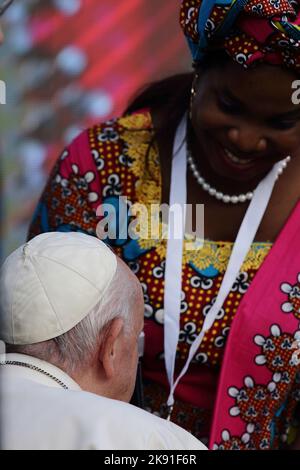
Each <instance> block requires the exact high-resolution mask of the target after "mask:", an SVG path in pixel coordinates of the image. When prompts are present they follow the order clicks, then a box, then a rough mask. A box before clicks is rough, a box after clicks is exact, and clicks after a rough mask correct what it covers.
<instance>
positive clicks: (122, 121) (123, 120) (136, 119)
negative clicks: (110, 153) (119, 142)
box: [87, 109, 153, 143]
mask: <svg viewBox="0 0 300 470" xmlns="http://www.w3.org/2000/svg"><path fill="white" fill-rule="evenodd" d="M152 129H153V124H152V116H151V112H150V109H140V110H138V111H135V112H133V113H125V114H123V115H122V116H119V117H117V118H114V119H110V120H108V121H104V122H101V123H98V124H95V125H94V126H92V127H91V128H89V129H88V130H87V132H88V133H93V134H96V136H97V140H98V142H100V143H102V142H107V141H109V140H111V139H117V135H116V134H122V132H128V131H129V132H130V131H135V132H136V131H152Z"/></svg>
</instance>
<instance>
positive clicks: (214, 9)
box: [180, 0, 300, 72]
mask: <svg viewBox="0 0 300 470" xmlns="http://www.w3.org/2000/svg"><path fill="white" fill-rule="evenodd" d="M180 24H181V27H182V29H183V31H184V33H185V35H186V37H187V40H188V44H189V47H190V49H191V52H192V56H193V60H194V63H195V64H197V63H200V62H201V61H202V60H203V59H204V58H205V56H206V54H208V53H209V51H211V50H213V49H224V50H225V51H226V52H227V53H228V54H229V55H230V56H231V57H232V58H233V59H234V60H235V61H236V62H238V63H239V64H241V65H243V66H244V67H246V68H247V67H250V66H251V65H252V64H255V63H257V62H266V63H269V64H276V65H285V66H286V67H288V68H291V69H294V70H296V71H297V72H298V71H299V70H300V0H183V1H182V6H181V12H180Z"/></svg>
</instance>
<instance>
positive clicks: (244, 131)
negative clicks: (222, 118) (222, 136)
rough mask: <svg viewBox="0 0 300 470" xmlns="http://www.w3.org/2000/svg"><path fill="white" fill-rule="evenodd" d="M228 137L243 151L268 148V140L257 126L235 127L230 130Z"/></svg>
mask: <svg viewBox="0 0 300 470" xmlns="http://www.w3.org/2000/svg"><path fill="white" fill-rule="evenodd" d="M228 138H229V140H230V142H232V143H233V144H234V145H235V147H236V148H237V149H238V150H240V151H241V152H245V153H251V152H263V151H264V150H266V148H267V140H266V138H265V137H263V136H262V135H261V132H259V130H258V129H257V128H252V127H251V126H245V127H243V128H237V127H233V128H231V129H229V131H228Z"/></svg>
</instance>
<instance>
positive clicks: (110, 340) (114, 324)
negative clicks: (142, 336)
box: [99, 318, 124, 379]
mask: <svg viewBox="0 0 300 470" xmlns="http://www.w3.org/2000/svg"><path fill="white" fill-rule="evenodd" d="M123 326H124V320H123V319H122V318H114V319H113V320H112V321H111V322H110V324H109V326H108V329H107V331H106V333H105V335H104V338H103V340H102V343H101V348H100V351H99V360H100V362H101V364H102V368H103V370H104V373H105V375H106V378H107V379H111V378H112V377H113V376H114V374H115V371H116V360H118V358H117V351H118V345H119V344H118V342H119V339H120V337H121V334H122V330H123Z"/></svg>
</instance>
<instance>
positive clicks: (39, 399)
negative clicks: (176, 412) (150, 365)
mask: <svg viewBox="0 0 300 470" xmlns="http://www.w3.org/2000/svg"><path fill="white" fill-rule="evenodd" d="M0 358H1V362H2V361H4V360H6V361H19V362H25V363H27V364H31V365H34V366H36V367H39V368H41V369H43V370H44V371H46V372H48V373H50V374H51V375H53V376H54V377H56V378H58V379H59V380H60V381H61V382H63V383H64V384H65V385H66V386H67V387H68V390H65V389H64V388H63V387H62V386H61V385H59V384H57V383H56V382H55V381H54V380H53V379H51V378H49V377H47V376H45V375H44V374H42V373H41V372H38V371H34V370H31V369H27V368H25V367H20V366H17V365H1V366H0V374H1V376H0V379H1V408H2V409H1V428H2V429H1V438H2V448H3V449H7V450H8V449H9V450H10V449H12V450H17V449H31V450H32V449H33V450H40V449H52V450H56V449H57V450H60V449H64V450H82V449H105V450H135V449H137V450H138V449H143V450H148V449H150V450H154V449H158V450H159V449H166V450H167V449H170V450H205V449H206V447H205V446H204V445H203V444H202V443H201V442H200V441H198V440H197V439H196V438H195V437H193V436H192V435H191V434H190V433H188V432H186V431H185V430H183V429H181V428H180V427H179V426H176V425H175V424H174V423H171V422H168V421H165V420H163V419H161V418H158V417H156V416H154V415H152V414H150V413H147V412H146V411H143V410H141V409H139V408H136V407H135V406H132V405H130V404H128V403H124V402H121V401H117V400H111V399H108V398H104V397H100V396H98V395H95V394H92V393H88V392H84V391H82V390H81V389H80V387H79V386H78V385H77V384H76V383H75V382H74V381H73V380H72V379H71V378H70V377H69V376H68V375H67V374H65V373H64V372H63V371H62V370H60V369H58V368H57V367H55V366H53V365H52V364H49V363H47V362H44V361H40V360H39V359H36V358H33V357H30V356H24V355H22V354H6V355H5V356H4V355H3V356H0Z"/></svg>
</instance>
